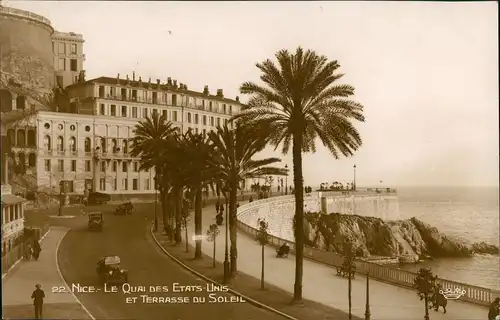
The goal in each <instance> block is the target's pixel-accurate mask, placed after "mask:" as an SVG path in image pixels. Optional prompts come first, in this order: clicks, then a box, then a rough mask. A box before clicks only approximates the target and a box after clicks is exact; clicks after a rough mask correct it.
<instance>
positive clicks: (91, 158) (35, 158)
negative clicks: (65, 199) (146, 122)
mask: <svg viewBox="0 0 500 320" xmlns="http://www.w3.org/2000/svg"><path fill="white" fill-rule="evenodd" d="M67 89H68V94H69V95H70V97H71V100H72V103H73V104H75V107H74V108H73V109H74V110H76V112H77V113H59V112H47V111H40V112H38V114H37V115H35V116H33V117H31V118H30V119H26V120H24V121H22V122H20V123H18V124H17V125H16V127H13V128H9V129H8V130H7V137H8V139H9V141H10V143H11V145H13V146H14V147H13V151H14V153H15V157H16V159H17V160H18V162H19V163H22V164H24V166H25V169H26V173H27V175H29V176H31V179H32V180H33V181H34V182H35V181H36V184H37V185H38V187H39V189H42V190H43V189H51V190H59V185H60V182H61V181H65V182H66V183H65V185H66V186H67V192H68V193H69V194H75V195H76V194H78V195H81V194H83V193H84V191H85V189H88V190H94V191H98V192H104V193H108V194H111V195H113V194H129V195H130V194H150V193H154V171H153V170H149V171H141V170H139V167H140V165H139V159H138V158H133V157H131V156H130V151H131V145H132V139H133V138H134V130H135V126H136V124H137V123H138V122H139V121H140V120H143V119H144V118H146V117H150V116H151V115H152V114H153V113H155V112H156V113H158V114H160V115H163V116H164V117H165V118H166V119H167V120H168V121H171V122H172V123H173V124H174V126H176V127H178V128H180V129H182V130H183V131H184V132H186V131H187V130H189V129H192V130H193V131H194V132H195V133H203V132H208V131H210V130H214V129H215V128H216V127H217V126H219V125H224V124H226V123H227V122H228V120H229V119H230V118H231V117H232V115H234V114H236V113H237V112H238V111H239V110H240V107H241V104H240V103H239V101H238V99H236V100H231V99H227V98H224V96H223V92H222V90H221V89H219V90H218V91H217V93H218V94H217V95H210V93H209V92H208V88H207V87H205V90H204V92H195V91H190V90H188V89H187V86H186V85H184V84H179V85H177V83H176V81H172V80H171V79H169V80H168V81H167V83H166V84H160V81H159V80H158V81H157V83H156V84H152V83H150V82H147V83H143V82H142V80H141V79H140V78H139V79H138V80H135V79H134V77H133V79H132V80H130V79H129V80H127V79H119V78H107V77H101V78H97V79H93V80H89V81H86V82H83V83H79V84H75V85H71V86H69V87H68V88H67Z"/></svg>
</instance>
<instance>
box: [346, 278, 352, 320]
mask: <svg viewBox="0 0 500 320" xmlns="http://www.w3.org/2000/svg"><path fill="white" fill-rule="evenodd" d="M347 281H348V282H347V294H348V297H347V298H348V300H349V320H351V319H352V313H351V310H352V299H351V292H352V279H351V268H349V278H348V280H347Z"/></svg>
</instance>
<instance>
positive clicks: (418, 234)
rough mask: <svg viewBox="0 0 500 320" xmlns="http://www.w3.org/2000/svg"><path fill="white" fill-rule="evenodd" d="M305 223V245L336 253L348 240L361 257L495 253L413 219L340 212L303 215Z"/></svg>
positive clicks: (485, 247)
mask: <svg viewBox="0 0 500 320" xmlns="http://www.w3.org/2000/svg"><path fill="white" fill-rule="evenodd" d="M305 220H306V222H305V230H304V231H305V233H306V235H307V237H306V238H307V245H310V246H314V247H318V248H322V249H325V250H328V251H334V252H339V253H342V250H343V243H344V240H345V239H348V238H349V239H351V241H352V242H353V245H354V248H356V251H357V255H358V256H363V257H370V256H388V257H396V256H397V257H407V258H410V259H412V260H418V259H420V258H423V257H426V258H438V257H467V256H471V255H473V254H477V253H482V254H498V253H499V248H498V247H496V246H493V245H489V244H487V243H484V242H481V243H474V244H471V243H468V242H466V241H464V240H461V239H455V238H452V237H449V236H446V235H443V234H441V233H440V232H439V231H438V229H437V228H435V227H432V226H430V225H428V224H426V223H424V222H422V221H420V220H418V219H416V218H411V219H407V220H400V221H383V220H382V219H379V218H374V217H362V216H358V215H344V214H340V213H331V214H323V213H307V214H306V219H305Z"/></svg>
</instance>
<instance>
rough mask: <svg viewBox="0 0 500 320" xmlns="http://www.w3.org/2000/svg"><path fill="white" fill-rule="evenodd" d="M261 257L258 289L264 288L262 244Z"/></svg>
mask: <svg viewBox="0 0 500 320" xmlns="http://www.w3.org/2000/svg"><path fill="white" fill-rule="evenodd" d="M261 258H262V261H261V263H262V265H261V272H260V289H262V290H264V246H262V251H261Z"/></svg>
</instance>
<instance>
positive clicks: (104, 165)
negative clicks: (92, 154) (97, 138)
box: [101, 161, 106, 172]
mask: <svg viewBox="0 0 500 320" xmlns="http://www.w3.org/2000/svg"><path fill="white" fill-rule="evenodd" d="M101 172H106V161H101Z"/></svg>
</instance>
